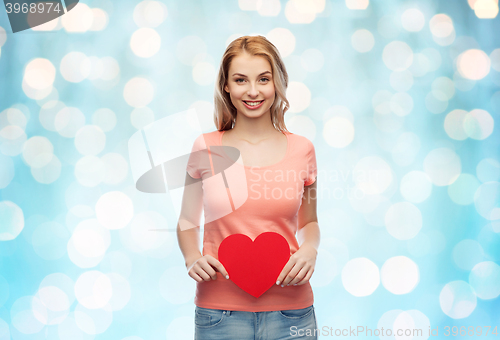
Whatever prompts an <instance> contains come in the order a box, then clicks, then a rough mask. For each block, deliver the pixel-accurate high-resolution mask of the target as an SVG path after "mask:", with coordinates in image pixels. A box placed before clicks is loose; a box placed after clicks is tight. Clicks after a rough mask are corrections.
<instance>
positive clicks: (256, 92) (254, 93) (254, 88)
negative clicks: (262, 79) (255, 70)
mask: <svg viewBox="0 0 500 340" xmlns="http://www.w3.org/2000/svg"><path fill="white" fill-rule="evenodd" d="M247 94H248V96H249V97H257V96H258V95H259V90H257V85H256V84H251V85H250V88H249V89H248V92H247Z"/></svg>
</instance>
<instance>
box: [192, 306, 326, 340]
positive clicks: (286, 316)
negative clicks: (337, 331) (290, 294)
mask: <svg viewBox="0 0 500 340" xmlns="http://www.w3.org/2000/svg"><path fill="white" fill-rule="evenodd" d="M194 324H195V335H194V338H195V340H224V339H228V340H229V339H230V340H235V339H238V340H289V339H290V340H291V339H314V340H317V339H318V334H319V330H318V329H317V328H318V327H317V323H316V313H315V312H314V306H313V305H310V306H309V307H306V308H302V309H288V310H278V311H270V312H242V311H231V310H221V309H211V308H202V307H198V306H196V308H195V318H194Z"/></svg>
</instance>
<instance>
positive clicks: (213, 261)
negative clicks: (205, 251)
mask: <svg viewBox="0 0 500 340" xmlns="http://www.w3.org/2000/svg"><path fill="white" fill-rule="evenodd" d="M208 262H209V263H210V264H211V265H212V266H214V267H215V268H216V269H217V271H218V272H219V273H221V274H222V276H224V277H225V278H226V279H227V278H228V277H229V274H228V273H227V270H226V268H224V266H223V265H222V263H221V262H220V261H219V260H217V259H216V258H212V259H210V260H208Z"/></svg>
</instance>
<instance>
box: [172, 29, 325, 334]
mask: <svg viewBox="0 0 500 340" xmlns="http://www.w3.org/2000/svg"><path fill="white" fill-rule="evenodd" d="M287 85H288V74H287V72H286V69H285V66H284V64H283V61H282V60H281V57H280V55H279V52H278V50H277V49H276V47H275V46H274V45H273V44H272V43H270V42H269V41H268V40H267V39H266V38H265V37H262V36H244V37H240V38H238V39H236V40H235V41H233V42H232V43H231V44H230V45H229V46H228V47H227V49H226V51H225V53H224V56H223V58H222V62H221V65H220V70H219V75H218V81H217V86H216V90H215V124H216V126H217V131H213V132H209V133H204V134H201V135H200V136H199V137H198V138H197V139H196V140H195V142H194V145H193V148H192V153H191V157H190V160H189V162H188V166H187V172H188V174H189V176H187V178H186V186H185V189H184V196H183V204H182V211H181V216H180V218H179V225H178V227H177V235H178V241H179V246H180V248H181V251H182V253H183V255H184V258H185V264H186V268H187V270H188V274H189V276H191V277H192V278H193V279H194V280H196V281H197V289H196V297H195V305H196V307H195V339H217V340H220V339H239V340H245V339H256V338H258V339H272V340H277V339H317V331H318V330H317V322H316V315H315V311H314V306H313V302H314V299H313V292H312V289H311V285H310V283H309V279H310V278H311V275H312V273H313V271H314V266H315V262H316V256H317V249H318V246H319V238H320V233H319V226H318V222H317V216H316V195H315V192H316V174H317V169H316V154H315V150H314V146H313V144H312V142H311V141H309V140H308V139H307V138H305V137H303V136H300V135H296V134H293V133H290V132H289V131H288V130H286V127H285V125H284V114H285V112H286V110H287V109H288V107H289V103H288V100H287V99H286V97H285V92H286V88H287ZM231 147H234V148H236V149H237V150H239V154H241V158H239V157H238V156H236V157H228V154H229V153H230V152H229V151H228V150H230V149H231ZM203 150H205V151H207V154H208V157H207V159H209V161H206V162H203V161H201V159H202V158H203V157H202V156H200V155H202V153H200V152H201V151H203ZM198 151H200V152H198ZM195 154H196V155H198V156H199V157H198V159H196V157H194V155H195ZM203 159H204V158H203ZM229 159H230V160H231V161H232V162H230V163H227V162H228V160H229ZM236 159H242V160H243V163H244V165H243V166H242V165H241V164H240V163H239V162H238V161H237V160H236ZM224 161H226V165H225V166H222V168H220V167H219V169H217V164H219V165H220V164H224ZM228 164H229V165H228ZM238 171H240V172H238ZM235 174H237V175H235ZM238 174H239V175H238ZM235 176H236V177H237V179H235ZM238 176H240V177H238ZM242 183H243V184H242ZM245 184H246V185H245ZM220 187H222V188H223V190H221V191H219V192H217V193H215V192H216V191H217V190H219V189H220ZM242 198H243V200H242ZM202 206H203V208H204V213H205V225H204V227H205V232H204V237H203V255H202V254H201V253H200V250H199V243H198V240H199V220H200V217H201V208H202ZM269 231H271V232H275V233H278V234H280V235H282V236H283V237H284V238H285V239H286V241H287V242H288V244H289V246H290V257H289V260H288V262H287V263H286V265H285V266H284V267H283V270H282V271H281V273H280V274H279V276H278V280H277V282H276V284H275V285H273V286H272V287H271V288H269V289H268V290H267V291H265V292H264V293H263V294H262V295H261V296H259V297H258V298H257V297H255V296H252V295H250V294H248V293H247V292H246V291H244V290H243V289H241V288H240V287H239V286H237V285H236V284H235V283H234V282H233V281H231V278H230V277H229V275H228V272H227V271H226V268H224V266H223V265H222V263H221V262H219V260H218V247H219V245H220V243H221V242H222V240H224V239H225V238H226V237H227V236H229V235H233V234H243V235H246V236H248V237H249V238H251V239H252V240H255V239H256V237H257V236H258V235H260V234H262V233H264V232H269ZM296 233H297V237H298V239H299V241H300V246H299V243H298V241H297V239H296V238H295V234H296Z"/></svg>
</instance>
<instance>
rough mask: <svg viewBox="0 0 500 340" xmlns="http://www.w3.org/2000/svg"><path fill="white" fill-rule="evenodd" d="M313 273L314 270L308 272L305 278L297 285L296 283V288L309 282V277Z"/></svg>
mask: <svg viewBox="0 0 500 340" xmlns="http://www.w3.org/2000/svg"><path fill="white" fill-rule="evenodd" d="M313 272H314V269H313V270H310V271H308V272H307V274H306V276H305V277H304V278H303V279H302V280H301V281H300V282H298V283H296V285H297V286H301V285H304V284H306V283H307V282H309V280H310V279H311V276H312V274H313Z"/></svg>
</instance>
